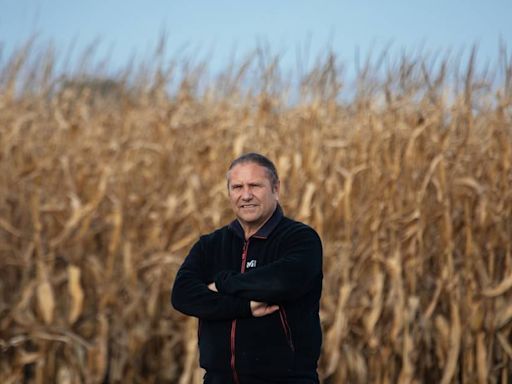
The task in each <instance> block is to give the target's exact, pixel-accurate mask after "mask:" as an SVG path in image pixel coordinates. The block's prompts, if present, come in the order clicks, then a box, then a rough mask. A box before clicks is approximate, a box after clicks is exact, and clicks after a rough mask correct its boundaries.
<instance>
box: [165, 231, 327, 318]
mask: <svg viewBox="0 0 512 384" xmlns="http://www.w3.org/2000/svg"><path fill="white" fill-rule="evenodd" d="M202 241H204V239H203V238H202V239H200V240H199V241H198V242H197V243H196V244H195V245H194V246H193V247H192V249H191V251H190V253H189V255H188V256H187V257H186V259H185V261H184V262H183V264H182V266H181V267H180V269H179V271H178V273H177V275H176V279H175V281H174V287H173V290H172V296H171V300H172V304H173V306H174V307H175V308H176V309H177V310H179V311H180V312H183V313H185V314H187V315H190V316H195V317H198V318H201V319H208V320H231V319H236V318H244V317H251V316H253V317H260V316H265V315H267V314H270V313H273V312H274V311H276V310H278V308H279V304H280V303H283V302H285V301H288V300H294V299H298V298H300V297H301V296H302V295H303V294H304V293H306V292H307V291H308V290H309V289H311V285H312V283H313V282H314V280H315V278H317V277H318V276H319V274H321V272H322V245H321V242H320V239H319V237H318V235H317V234H316V233H315V232H314V231H313V230H312V229H311V228H308V227H304V228H302V229H300V230H299V231H298V232H297V233H296V234H295V235H294V236H293V238H292V239H290V240H289V242H288V244H287V247H286V251H284V253H283V254H282V255H281V256H280V257H279V258H278V259H277V260H276V261H274V262H272V263H270V264H267V265H264V266H262V267H259V268H256V269H252V270H249V271H247V272H245V273H240V272H234V271H227V270H225V271H221V272H219V273H217V274H216V275H215V277H214V281H205V280H206V279H205V277H204V276H205V271H203V270H202V265H204V264H203V263H202V262H201V260H202V258H203V257H205V256H206V255H205V251H204V248H205V247H204V246H203V244H202Z"/></svg>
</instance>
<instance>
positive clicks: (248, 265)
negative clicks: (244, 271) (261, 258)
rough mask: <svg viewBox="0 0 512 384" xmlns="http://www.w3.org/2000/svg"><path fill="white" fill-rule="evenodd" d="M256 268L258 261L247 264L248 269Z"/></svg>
mask: <svg viewBox="0 0 512 384" xmlns="http://www.w3.org/2000/svg"><path fill="white" fill-rule="evenodd" d="M254 267H256V260H251V261H248V262H247V264H246V268H254Z"/></svg>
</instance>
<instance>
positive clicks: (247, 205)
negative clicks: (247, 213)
mask: <svg viewBox="0 0 512 384" xmlns="http://www.w3.org/2000/svg"><path fill="white" fill-rule="evenodd" d="M255 207H257V205H256V204H242V205H240V208H255Z"/></svg>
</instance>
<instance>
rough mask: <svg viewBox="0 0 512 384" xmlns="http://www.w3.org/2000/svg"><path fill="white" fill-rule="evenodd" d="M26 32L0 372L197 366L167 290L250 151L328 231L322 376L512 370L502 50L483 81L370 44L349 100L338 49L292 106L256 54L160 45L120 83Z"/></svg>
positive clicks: (14, 62)
mask: <svg viewBox="0 0 512 384" xmlns="http://www.w3.org/2000/svg"><path fill="white" fill-rule="evenodd" d="M31 52H33V47H31V46H30V45H29V46H28V47H27V48H26V49H25V50H21V51H20V52H18V53H16V54H14V55H13V56H12V57H8V58H5V57H4V58H3V61H2V62H1V67H0V75H1V78H0V356H1V358H0V382H2V383H21V382H29V383H32V382H33V383H51V382H58V383H80V382H86V383H99V382H123V383H129V382H137V383H180V384H187V383H198V382H199V381H200V377H201V371H200V369H199V368H198V367H197V358H198V357H197V351H196V339H195V338H196V333H195V332H196V330H195V327H196V321H195V320H194V319H190V318H186V317H184V316H182V315H181V314H179V313H177V312H175V311H173V310H172V309H171V308H170V304H169V290H170V287H171V285H172V280H173V276H174V274H175V272H176V270H177V268H178V266H179V264H180V263H181V261H182V259H183V257H184V256H185V255H186V253H187V250H188V248H189V247H190V246H191V244H192V243H193V242H194V241H195V240H196V239H197V237H198V236H199V234H201V233H205V232H208V231H210V230H212V229H213V228H215V227H217V226H219V225H221V224H223V223H226V222H228V221H229V220H230V219H231V212H230V210H229V206H228V204H227V201H226V197H225V182H224V172H225V169H226V167H227V166H228V163H229V161H230V160H231V159H232V158H233V157H234V156H236V155H239V154H241V153H242V152H246V151H249V150H256V151H261V152H264V153H266V154H267V155H269V156H270V157H271V158H273V159H275V160H276V163H277V166H278V170H279V172H280V174H281V178H282V179H283V182H284V186H283V187H284V190H283V194H282V200H283V205H284V208H285V211H286V213H287V214H288V215H289V216H292V217H295V218H298V219H300V220H304V221H305V222H308V223H310V224H311V225H312V226H314V227H315V228H316V229H317V230H318V231H319V233H320V234H321V236H322V238H323V241H324V247H325V261H324V264H325V265H324V273H325V279H324V293H323V298H322V307H321V318H322V325H323V329H324V347H323V354H322V358H321V361H320V369H319V372H320V374H321V377H322V381H323V382H324V383H438V382H439V383H498V382H501V383H510V382H512V380H511V376H512V373H511V372H512V169H511V167H512V64H511V60H510V57H507V54H506V53H505V52H504V51H503V53H502V55H501V56H502V62H501V63H500V64H499V65H497V67H498V68H497V71H498V73H500V74H501V75H500V77H499V78H500V79H501V80H496V81H495V84H494V86H491V85H490V80H489V79H490V77H489V75H485V74H482V73H477V72H478V71H477V68H476V66H475V65H474V62H475V61H474V57H473V56H471V57H470V58H468V59H467V62H465V63H462V64H453V63H452V61H451V57H450V56H447V57H445V58H440V57H437V58H436V57H428V56H427V55H424V56H421V55H418V57H403V58H400V59H397V60H396V61H395V62H394V64H393V63H388V64H387V66H386V67H384V66H383V65H380V64H379V60H373V61H372V60H369V61H368V63H367V64H366V65H364V66H362V67H361V68H359V72H358V75H357V76H358V77H357V82H356V84H357V86H356V87H354V88H353V89H355V91H354V92H353V94H352V95H351V97H350V98H348V99H346V100H340V98H339V97H338V95H339V92H340V91H341V90H343V89H345V90H346V89H347V87H348V86H346V85H345V83H344V80H343V77H342V72H341V71H340V70H339V61H338V60H337V58H336V57H335V56H334V55H332V54H331V55H328V56H326V57H325V58H324V59H321V58H320V59H319V61H318V62H317V64H316V65H315V67H314V68H312V69H311V71H308V72H307V73H304V74H302V75H300V76H299V75H298V77H300V87H298V88H296V90H297V89H298V91H297V95H299V94H300V96H297V97H296V99H297V100H296V102H295V103H293V104H290V103H287V102H286V94H287V92H293V91H290V89H291V88H289V87H288V85H289V83H288V82H287V81H285V79H283V77H282V76H281V74H280V71H279V70H278V68H279V65H278V60H277V59H276V58H275V57H272V56H268V55H267V54H265V53H264V52H260V53H259V54H256V55H255V56H252V57H250V58H248V59H247V60H246V61H245V62H242V63H240V64H239V65H238V66H237V65H235V66H232V67H230V68H228V69H227V70H226V71H225V72H224V73H223V74H222V76H220V77H219V78H217V79H215V78H211V77H207V76H206V75H204V73H203V74H202V70H203V69H204V68H203V67H202V66H201V65H199V64H198V65H195V66H194V65H191V64H190V63H188V64H186V65H183V66H181V67H180V65H179V62H178V61H175V62H172V63H171V64H168V65H166V61H165V60H161V59H160V60H156V61H157V65H156V66H155V67H153V69H151V68H150V67H147V66H146V67H145V69H144V68H142V69H140V70H134V69H132V70H127V71H126V72H125V73H123V74H120V75H119V76H117V77H116V78H115V81H111V80H109V81H105V80H102V78H101V77H100V76H96V77H94V76H92V75H91V74H90V73H89V76H88V77H84V76H83V75H81V74H80V73H77V74H75V75H73V76H71V77H68V78H67V80H63V79H62V78H61V77H59V76H58V75H57V74H56V73H57V71H56V65H55V62H56V58H55V57H54V56H53V55H52V54H51V52H46V53H43V54H42V56H41V57H39V58H37V59H36V60H31V57H32V56H31ZM384 56H385V57H387V60H388V61H390V57H389V56H386V55H384ZM379 65H380V66H379ZM178 72H180V73H181V74H180V75H179V76H178ZM93 75H94V73H93ZM177 79H178V80H179V81H177ZM201 82H202V83H201ZM171 83H173V84H174V86H173V87H170V86H169V84H171ZM201 84H206V86H204V85H203V86H201ZM169 88H172V89H173V90H172V91H170V92H168V89H169ZM299 91H300V93H299Z"/></svg>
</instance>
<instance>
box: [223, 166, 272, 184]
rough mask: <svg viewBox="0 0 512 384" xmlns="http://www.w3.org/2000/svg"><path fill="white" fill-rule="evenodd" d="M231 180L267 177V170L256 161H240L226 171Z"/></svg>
mask: <svg viewBox="0 0 512 384" xmlns="http://www.w3.org/2000/svg"><path fill="white" fill-rule="evenodd" d="M228 177H229V179H230V180H231V181H235V180H237V181H250V180H253V181H255V180H261V179H268V174H267V170H266V168H265V167H262V166H261V165H259V164H256V163H241V164H237V165H235V166H234V167H233V168H232V169H231V170H230V171H229V173H228Z"/></svg>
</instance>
